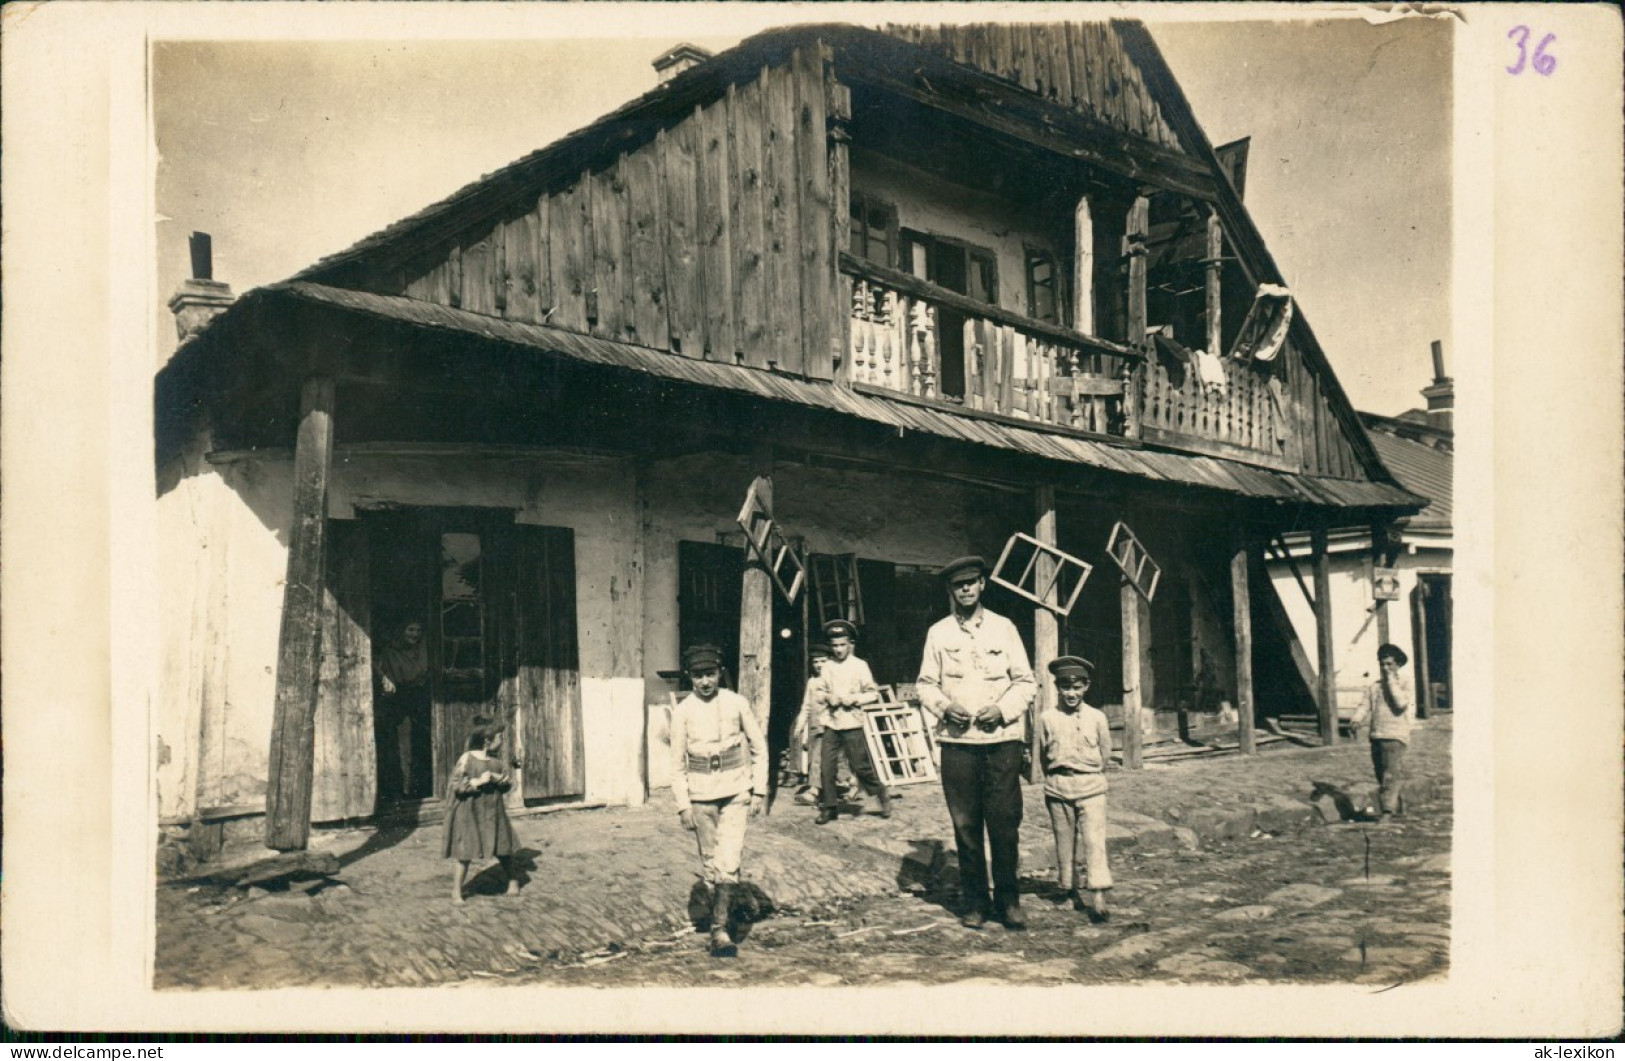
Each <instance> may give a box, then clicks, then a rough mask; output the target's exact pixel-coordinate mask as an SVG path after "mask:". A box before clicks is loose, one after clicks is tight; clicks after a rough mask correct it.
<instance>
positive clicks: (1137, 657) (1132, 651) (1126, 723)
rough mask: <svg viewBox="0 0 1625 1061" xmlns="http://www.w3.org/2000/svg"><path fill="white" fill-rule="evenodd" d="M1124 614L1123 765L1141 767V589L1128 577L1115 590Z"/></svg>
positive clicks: (1143, 741)
mask: <svg viewBox="0 0 1625 1061" xmlns="http://www.w3.org/2000/svg"><path fill="white" fill-rule="evenodd" d="M1118 599H1119V603H1120V604H1121V606H1122V615H1123V768H1124V769H1126V770H1138V769H1140V753H1141V750H1142V749H1143V748H1144V746H1145V734H1144V733H1143V732H1141V729H1140V671H1141V667H1142V665H1143V664H1144V662H1145V660H1144V652H1143V646H1142V645H1141V644H1140V609H1141V608H1143V607H1144V606H1145V605H1144V603H1143V598H1141V596H1140V591H1139V590H1137V589H1135V588H1134V583H1132V582H1130V581H1129V580H1128V579H1127V578H1124V579H1123V580H1122V586H1121V587H1120V589H1119V590H1118Z"/></svg>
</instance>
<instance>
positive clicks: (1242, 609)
mask: <svg viewBox="0 0 1625 1061" xmlns="http://www.w3.org/2000/svg"><path fill="white" fill-rule="evenodd" d="M1252 549H1253V545H1252V542H1251V541H1250V540H1249V539H1248V537H1247V534H1246V532H1245V531H1244V530H1238V531H1237V533H1236V539H1235V546H1234V550H1233V552H1232V553H1231V555H1230V594H1231V597H1232V599H1233V600H1234V603H1235V607H1234V613H1233V614H1234V617H1235V634H1236V714H1237V715H1238V716H1240V717H1239V719H1238V720H1237V723H1236V729H1237V738H1238V739H1239V740H1240V742H1241V753H1242V754H1243V755H1252V754H1254V753H1255V752H1257V750H1258V749H1257V747H1256V746H1255V745H1254V744H1253V605H1252V592H1251V590H1252V573H1251V572H1250V571H1249V570H1248V564H1249V563H1250V558H1251V556H1252Z"/></svg>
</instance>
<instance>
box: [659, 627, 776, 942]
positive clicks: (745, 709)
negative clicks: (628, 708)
mask: <svg viewBox="0 0 1625 1061" xmlns="http://www.w3.org/2000/svg"><path fill="white" fill-rule="evenodd" d="M683 669H684V670H685V671H687V672H688V680H689V683H690V684H691V685H692V686H693V687H694V691H693V692H691V693H690V694H689V695H688V696H685V697H684V698H683V699H682V700H681V701H680V702H679V703H678V704H677V708H676V710H674V711H673V712H672V715H671V756H672V773H671V778H672V780H671V794H672V798H673V799H674V800H675V801H676V803H677V819H678V821H680V822H681V823H682V825H683V828H685V829H688V830H689V831H691V832H693V833H694V834H695V838H696V839H697V840H698V841H699V847H700V865H701V868H702V869H703V871H704V874H705V881H706V883H707V884H709V885H710V886H711V888H712V897H711V955H712V957H715V958H732V957H734V956H735V955H737V954H738V953H739V948H738V947H737V946H735V944H734V941H733V938H732V936H731V935H730V933H729V925H728V919H729V908H730V904H731V903H732V900H733V890H734V887H735V885H737V884H738V883H739V863H740V858H741V856H742V855H743V854H744V848H745V822H746V818H747V816H749V815H754V814H758V813H760V811H761V803H762V800H763V799H764V798H765V797H766V795H767V738H766V737H764V736H763V734H762V727H761V725H760V724H759V723H758V722H757V721H756V713H755V712H754V711H752V710H751V706H750V701H748V700H746V699H745V698H744V697H743V696H740V695H739V694H738V693H736V692H733V691H732V690H729V689H723V688H721V678H722V650H721V649H719V648H717V647H716V646H715V645H694V646H692V647H691V648H689V649H688V651H686V652H685V653H683Z"/></svg>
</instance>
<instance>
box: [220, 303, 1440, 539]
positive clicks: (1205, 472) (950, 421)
mask: <svg viewBox="0 0 1625 1061" xmlns="http://www.w3.org/2000/svg"><path fill="white" fill-rule="evenodd" d="M244 298H245V300H247V299H275V298H292V299H296V300H299V301H302V302H307V303H315V304H318V305H325V306H330V307H334V308H337V309H340V310H344V311H348V312H352V313H360V314H364V315H367V316H371V317H375V318H379V319H385V320H391V321H399V322H402V323H405V324H408V325H411V326H415V327H419V328H425V329H431V330H438V331H449V332H455V333H458V334H461V335H467V336H473V337H478V338H482V339H487V340H490V341H493V342H500V343H505V344H511V345H513V346H518V347H524V348H527V349H529V350H534V351H536V352H538V353H540V354H544V355H548V356H555V357H563V358H568V359H570V360H572V361H577V362H581V363H585V364H592V365H600V366H604V367H606V368H619V369H628V370H632V371H636V372H640V373H644V374H647V375H652V376H656V377H660V378H664V379H669V380H676V381H681V382H686V383H692V384H697V385H700V386H705V387H713V388H719V389H723V390H730V391H735V392H739V393H744V394H751V395H755V396H757V397H760V398H764V399H767V400H769V401H775V402H786V403H790V404H795V405H800V406H806V407H812V408H818V409H825V410H830V411H833V412H838V413H842V414H845V415H848V416H852V417H856V418H858V419H860V420H866V421H869V422H871V423H879V424H884V425H886V426H888V427H897V428H903V429H906V430H911V431H917V432H921V433H924V434H929V435H934V436H937V437H940V438H947V439H955V440H959V441H964V442H971V443H975V444H978V445H984V446H990V447H993V448H995V449H1001V450H1006V451H1013V452H1018V453H1024V454H1028V455H1031V456H1035V457H1041V458H1045V459H1049V460H1055V461H1062V462H1066V463H1069V464H1081V465H1086V466H1089V467H1093V468H1099V469H1102V470H1105V471H1111V472H1118V473H1121V474H1124V475H1130V476H1134V477H1136V478H1139V479H1147V480H1152V481H1157V482H1166V483H1173V484H1179V485H1183V486H1194V487H1206V488H1208V489H1212V490H1219V491H1222V492H1225V493H1230V494H1237V495H1241V496H1245V497H1252V498H1263V499H1269V500H1274V501H1279V502H1284V503H1293V504H1308V505H1319V506H1330V507H1335V508H1384V507H1386V508H1415V507H1417V506H1419V505H1420V504H1422V502H1423V500H1424V499H1423V498H1420V497H1416V496H1413V495H1411V494H1409V493H1407V492H1405V491H1404V490H1401V489H1400V488H1399V487H1397V486H1394V485H1392V484H1391V483H1381V482H1370V481H1366V480H1357V479H1332V478H1326V477H1321V476H1308V475H1298V474H1294V473H1290V472H1282V471H1275V470H1272V469H1267V468H1261V467H1256V466H1254V465H1250V464H1244V463H1242V462H1240V461H1233V460H1225V459H1222V458H1216V457H1203V456H1193V455H1189V454H1184V453H1172V452H1166V451H1162V450H1155V449H1150V448H1144V447H1139V446H1135V445H1125V444H1123V443H1118V442H1112V441H1107V440H1104V439H1096V438H1088V437H1080V436H1078V435H1076V434H1072V433H1063V432H1058V431H1052V430H1046V429H1045V428H1043V427H1042V426H1039V425H1032V426H1027V425H1021V424H1016V423H1011V422H1008V421H1002V420H993V419H987V418H982V417H974V416H970V415H964V414H961V413H958V412H955V411H952V410H948V409H941V408H935V407H931V406H927V405H922V404H918V403H916V402H912V401H909V400H907V399H903V398H891V397H887V396H884V395H881V394H878V393H875V392H874V391H872V390H867V389H866V390H861V391H860V390H854V389H852V388H850V387H846V386H843V385H841V384H838V383H832V382H827V381H821V380H809V379H802V378H800V377H796V376H789V375H784V374H781V373H777V372H771V371H765V370H762V369H755V368H749V367H746V366H743V365H734V364H728V363H725V362H717V361H701V360H698V359H695V358H691V357H683V356H681V355H677V354H670V353H666V352H664V351H660V350H654V349H651V348H649V347H643V346H636V345H633V344H630V343H623V342H616V341H614V340H609V339H600V338H598V337H596V336H591V335H582V334H580V333H578V332H571V331H566V330H564V329H562V328H555V327H550V326H547V325H540V324H528V323H525V322H522V321H511V320H503V319H501V318H497V317H490V316H487V315H485V314H482V313H474V312H471V311H468V310H461V309H453V308H451V307H449V306H443V305H440V304H439V303H434V302H424V301H420V300H418V299H411V298H405V297H401V296H396V295H379V294H373V293H371V292H365V291H355V290H351V289H348V288H336V287H329V286H327V285H324V284H314V283H310V282H308V281H290V282H287V283H283V284H276V285H273V286H271V287H266V288H260V289H258V290H257V291H254V292H250V293H249V294H248V295H246V296H244Z"/></svg>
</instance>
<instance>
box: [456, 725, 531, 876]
mask: <svg viewBox="0 0 1625 1061" xmlns="http://www.w3.org/2000/svg"><path fill="white" fill-rule="evenodd" d="M502 736H503V730H502V726H501V724H500V723H498V722H496V721H494V720H492V719H490V718H488V717H486V716H485V715H475V716H474V731H473V732H472V733H470V734H469V737H468V750H467V751H465V752H463V754H462V756H461V757H460V758H459V759H458V760H457V765H456V766H455V767H453V768H452V771H451V782H450V784H449V785H448V786H447V787H448V791H447V795H446V841H445V856H446V857H447V858H450V859H456V860H457V874H456V885H455V887H454V889H453V891H452V901H453V902H456V903H461V902H462V901H463V886H464V885H465V884H466V883H467V880H468V864H469V863H470V862H472V861H474V860H475V859H485V858H495V859H496V860H497V862H498V863H500V864H501V866H502V871H503V872H504V873H505V874H507V877H508V892H507V893H508V894H509V895H518V894H519V879H518V877H517V876H516V875H515V873H514V867H513V857H514V855H515V854H517V853H518V850H519V844H518V841H517V840H515V838H514V833H513V826H512V824H510V823H509V821H508V808H507V807H506V806H504V805H503V801H504V799H506V797H507V793H508V790H509V789H511V788H512V787H513V773H512V772H511V766H512V764H511V763H509V762H508V760H507V759H505V758H503V757H501V755H500V753H501V751H502Z"/></svg>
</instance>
